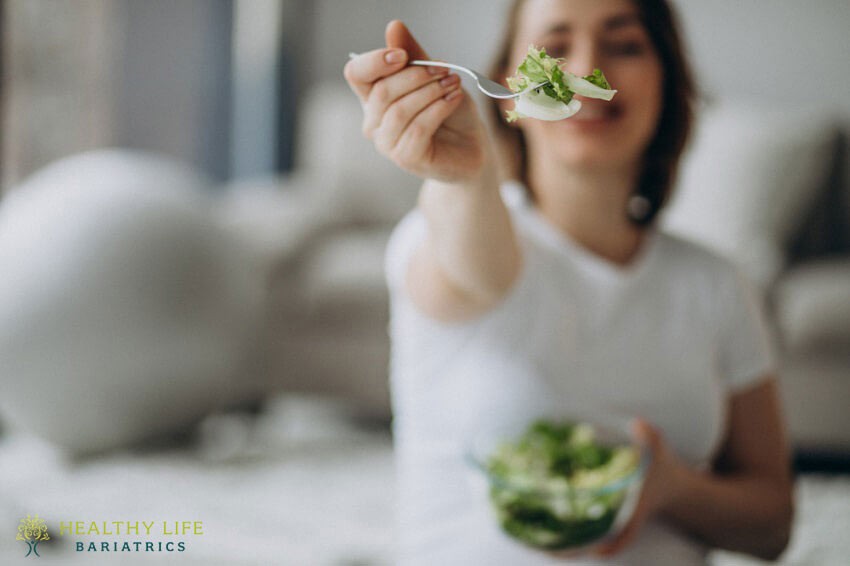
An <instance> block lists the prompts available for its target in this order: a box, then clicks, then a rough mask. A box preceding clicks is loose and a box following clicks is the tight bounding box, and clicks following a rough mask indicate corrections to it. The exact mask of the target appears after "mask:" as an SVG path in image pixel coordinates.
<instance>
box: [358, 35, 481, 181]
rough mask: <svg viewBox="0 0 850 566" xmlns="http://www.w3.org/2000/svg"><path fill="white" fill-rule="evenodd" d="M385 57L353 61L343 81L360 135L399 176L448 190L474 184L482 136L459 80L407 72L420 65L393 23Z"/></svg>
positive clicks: (440, 72) (418, 53)
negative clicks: (354, 102) (357, 107)
mask: <svg viewBox="0 0 850 566" xmlns="http://www.w3.org/2000/svg"><path fill="white" fill-rule="evenodd" d="M386 41H387V48H386V49H376V50H374V51H369V52H368V53H364V54H362V55H359V56H357V57H355V58H354V59H352V60H351V61H349V62H348V64H347V65H346V66H345V78H346V80H347V81H348V84H349V86H350V87H351V89H352V90H353V91H354V93H355V94H356V95H357V96H358V97H359V98H360V102H361V104H362V106H363V114H364V116H363V134H364V135H365V136H366V137H367V138H368V139H370V140H372V142H373V143H374V144H375V147H376V148H377V150H378V151H379V152H380V153H381V154H383V155H384V156H386V157H388V158H389V159H390V160H392V161H393V162H394V163H395V164H396V165H398V166H399V167H401V168H402V169H404V170H406V171H409V172H411V173H413V174H415V175H418V176H420V177H423V178H430V179H436V180H439V181H444V182H449V183H463V182H470V181H476V180H477V179H478V178H479V177H480V176H481V174H482V172H483V169H484V167H485V162H486V154H487V152H486V149H485V144H486V143H487V142H486V134H485V131H484V128H483V125H482V124H481V121H480V120H479V119H478V115H477V113H476V111H475V106H474V104H473V103H472V101H471V100H470V99H469V97H468V96H466V95H465V93H464V91H463V89H462V88H461V87H460V77H458V76H457V75H449V74H447V72H446V70H444V69H436V70H435V69H434V68H433V67H429V68H424V67H415V66H408V65H407V63H408V61H410V60H413V59H427V58H428V56H427V55H426V54H425V51H424V50H423V49H422V48H421V47H420V46H419V44H418V43H417V42H416V40H415V39H414V38H413V36H412V35H411V34H410V32H409V31H408V29H407V28H406V27H405V26H404V24H402V23H401V22H400V21H397V20H396V21H393V22H390V24H389V25H388V26H387V30H386Z"/></svg>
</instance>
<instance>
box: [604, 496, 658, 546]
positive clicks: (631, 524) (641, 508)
mask: <svg viewBox="0 0 850 566" xmlns="http://www.w3.org/2000/svg"><path fill="white" fill-rule="evenodd" d="M648 514H649V500H648V496H647V494H646V492H641V495H640V498H639V499H638V503H637V506H636V507H635V510H634V512H633V513H632V516H631V518H630V519H629V521H628V523H626V525H625V526H624V527H623V529H622V530H621V531H620V532H619V533H617V535H616V536H615V537H614V538H613V539H612V540H610V541H608V542H604V543H601V544H600V545H599V546H598V547H597V548H596V550H595V551H594V552H595V553H596V554H599V555H600V556H611V555H613V554H617V553H618V552H620V551H621V550H623V549H624V548H625V547H626V546H628V545H629V544H631V542H632V541H633V540H634V539H635V537H636V536H637V533H638V531H639V530H640V528H641V526H642V525H643V523H644V521H646V518H647V516H648Z"/></svg>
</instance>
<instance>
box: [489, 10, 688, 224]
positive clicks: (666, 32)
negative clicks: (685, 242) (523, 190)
mask: <svg viewBox="0 0 850 566" xmlns="http://www.w3.org/2000/svg"><path fill="white" fill-rule="evenodd" d="M523 2H524V0H514V1H513V3H512V4H511V7H510V9H509V11H508V20H507V26H506V28H505V32H504V34H503V36H502V39H501V42H500V43H499V49H498V51H497V52H496V57H495V58H494V60H493V63H492V65H491V67H490V72H489V75H490V78H491V79H493V80H495V81H501V80H503V79H504V77H505V76H506V75H509V74H511V73H510V71H509V69H508V64H509V61H510V55H511V48H512V47H513V44H514V40H515V39H516V28H517V22H518V19H519V12H520V8H521V7H522V4H523ZM633 2H634V4H635V5H636V6H637V7H638V10H639V11H640V16H641V21H642V23H643V26H644V28H645V29H646V31H647V33H648V35H649V38H650V41H652V44H653V46H654V47H655V50H656V52H657V53H658V57H659V59H660V60H661V65H662V68H663V72H664V84H663V86H662V97H663V99H662V108H661V116H660V117H659V119H658V125H657V126H656V130H655V135H654V137H653V138H652V140H651V141H650V142H649V144H648V145H647V148H646V151H645V153H644V158H643V170H642V171H641V174H640V178H639V180H638V184H637V186H636V187H635V190H634V193H633V194H632V196H631V198H630V199H629V205H628V208H627V210H626V211H625V213H626V214H627V215H628V217H629V219H630V220H631V221H632V222H634V223H635V224H637V225H639V226H646V225H649V224H651V223H652V221H653V220H654V219H655V217H656V215H657V214H658V211H659V210H661V207H662V206H663V205H664V204H665V203H666V202H667V200H668V199H669V197H670V194H671V192H672V188H673V184H674V182H675V179H676V173H677V170H678V166H679V161H680V158H681V156H682V152H683V151H684V149H685V144H686V143H687V140H688V136H689V135H690V132H691V127H692V124H693V114H694V110H693V108H694V96H695V86H694V81H693V75H692V72H691V69H690V65H689V64H688V61H687V59H686V57H685V51H684V48H683V45H682V40H681V35H680V33H679V26H678V21H677V18H676V16H675V14H674V13H673V11H672V9H671V7H670V5H669V4H668V3H667V2H666V0H633ZM491 111H492V116H493V118H494V128H495V133H496V135H497V137H498V138H499V140H498V141H499V142H500V143H509V144H512V145H513V146H514V147H515V148H516V151H518V152H519V157H520V162H519V171H517V172H516V174H517V175H518V177H519V180H520V181H523V183H525V185H526V187H528V188H529V191H532V188H531V187H529V183H528V158H527V153H526V152H527V147H526V142H525V136H524V135H523V133H522V130H520V129H519V128H513V127H510V126H508V125H507V124H506V123H505V120H504V118H503V116H502V112H501V110H500V108H499V105H498V102H497V101H493V102H492V104H491ZM530 196H531V197H532V198H534V194H533V192H532V194H531V195H530Z"/></svg>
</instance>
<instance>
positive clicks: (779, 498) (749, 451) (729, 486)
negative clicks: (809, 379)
mask: <svg viewBox="0 0 850 566" xmlns="http://www.w3.org/2000/svg"><path fill="white" fill-rule="evenodd" d="M677 475H678V479H677V481H676V484H677V485H678V487H677V488H676V491H677V492H678V495H677V496H676V497H673V498H671V500H670V504H669V505H668V506H667V508H666V509H664V510H663V515H664V516H665V517H668V518H669V519H670V520H672V521H674V522H675V523H677V524H678V525H680V526H681V527H683V528H684V529H686V530H687V531H690V532H692V533H693V534H694V535H696V536H698V537H700V538H702V539H703V540H705V541H706V542H708V543H709V544H712V545H714V546H717V547H720V548H724V549H727V550H734V551H738V552H746V553H749V554H753V555H755V556H758V557H760V558H764V559H767V560H772V559H775V558H776V557H778V556H779V555H780V554H781V553H782V551H783V550H785V547H786V546H787V544H788V539H789V536H790V532H791V520H792V516H793V489H792V486H793V482H792V478H791V470H790V459H789V451H788V444H787V441H786V438H785V433H784V427H783V425H782V418H781V414H780V402H779V392H778V386H777V384H776V379H769V380H766V381H763V382H761V383H760V384H759V385H757V386H755V387H752V388H750V389H748V390H746V391H744V392H742V393H738V394H736V395H734V396H733V397H732V398H731V400H730V411H729V434H728V436H727V438H726V442H725V444H724V446H723V449H722V451H721V453H720V455H719V457H718V459H717V461H716V465H715V470H714V472H713V473H701V472H697V471H694V470H690V469H687V468H685V467H681V468H679V472H678V474H677Z"/></svg>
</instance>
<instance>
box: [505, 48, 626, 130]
mask: <svg viewBox="0 0 850 566" xmlns="http://www.w3.org/2000/svg"><path fill="white" fill-rule="evenodd" d="M563 63H564V60H563V59H556V58H554V57H550V56H549V55H547V54H546V49H544V48H540V49H538V48H537V47H535V46H534V45H529V46H528V54H527V55H526V57H525V60H524V61H523V62H522V63H521V64H520V66H519V67H518V68H517V73H516V74H515V75H514V76H512V77H508V78H507V82H508V87H509V88H510V89H511V90H512V91H514V92H520V91H522V90H525V89H527V88H529V87H532V86H534V85H538V84H540V83H544V84H542V85H541V86H540V88H538V89H535V91H532V93H533V94H539V93H542V94H545V95H546V96H548V97H549V98H551V99H552V100H553V101H555V102H562V103H563V104H565V105H566V104H569V103H570V102H571V101H572V99H573V95H575V94H581V95H582V96H587V97H589V98H601V99H603V100H611V98H613V97H614V94H616V92H617V91H616V90H612V89H611V85H610V84H609V83H608V81H607V79H606V78H605V75H604V74H603V73H602V71H600V70H599V69H594V70H593V74H590V75H587V76H586V77H579V76H577V75H574V74H572V73H570V72H569V71H565V70H563V69H561V67H560V65H562V64H563ZM524 117H526V116H525V115H524V114H523V113H521V112H519V111H517V110H516V109H514V110H508V111H507V118H508V122H513V121H514V120H518V119H519V118H524ZM565 117H566V116H565Z"/></svg>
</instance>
